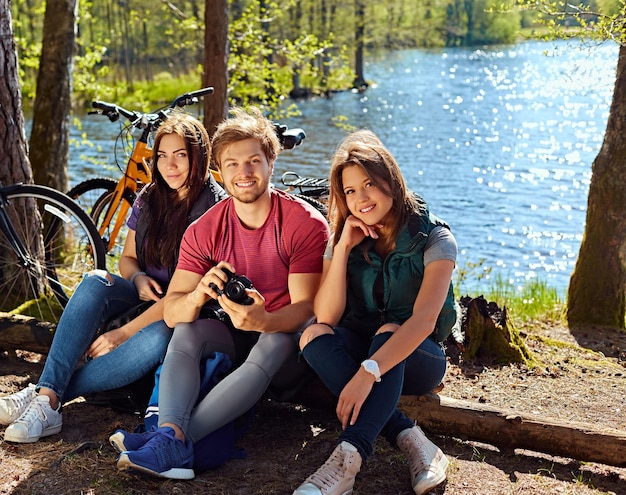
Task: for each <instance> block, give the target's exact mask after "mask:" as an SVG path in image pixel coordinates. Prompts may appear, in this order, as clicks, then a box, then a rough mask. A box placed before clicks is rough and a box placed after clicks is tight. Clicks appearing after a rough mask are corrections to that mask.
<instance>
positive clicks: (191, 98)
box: [89, 86, 306, 149]
mask: <svg viewBox="0 0 626 495" xmlns="http://www.w3.org/2000/svg"><path fill="white" fill-rule="evenodd" d="M213 91H214V89H213V87H212V86H208V87H206V88H202V89H198V90H197V91H192V92H190V93H185V94H183V95H180V96H177V97H176V98H175V99H174V101H172V103H170V105H169V106H168V107H166V108H165V109H163V110H159V111H157V112H156V113H142V112H136V111H130V110H126V109H125V108H124V107H121V106H119V105H116V104H115V103H107V102H106V101H99V100H96V101H93V102H91V106H92V107H93V108H95V109H96V111H95V112H89V114H90V115H92V114H97V115H106V116H107V117H108V119H109V120H110V121H111V122H116V121H117V120H119V118H120V115H121V116H123V117H124V118H125V119H127V120H128V121H129V122H130V123H131V125H132V126H134V127H136V128H138V129H143V130H147V131H152V130H154V129H156V128H157V127H158V126H159V125H160V124H161V122H163V121H164V120H165V119H166V118H167V115H168V113H169V112H170V111H171V110H172V109H174V108H176V107H180V108H182V107H184V106H186V105H191V104H194V103H198V98H200V97H202V96H205V95H210V94H213ZM274 128H275V129H276V134H277V135H278V139H279V141H280V143H281V145H282V147H283V149H292V148H295V147H296V146H298V145H299V144H301V143H302V141H303V140H304V138H305V137H306V134H305V133H304V131H303V130H302V129H298V128H295V129H289V128H288V127H287V126H286V125H284V124H279V123H274Z"/></svg>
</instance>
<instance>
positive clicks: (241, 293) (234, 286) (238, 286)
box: [224, 280, 246, 302]
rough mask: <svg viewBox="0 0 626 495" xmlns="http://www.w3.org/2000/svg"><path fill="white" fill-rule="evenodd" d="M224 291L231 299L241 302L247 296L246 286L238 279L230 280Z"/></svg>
mask: <svg viewBox="0 0 626 495" xmlns="http://www.w3.org/2000/svg"><path fill="white" fill-rule="evenodd" d="M224 293H225V294H226V297H228V299H230V300H231V301H235V302H239V301H241V300H242V299H243V298H244V297H245V296H246V290H245V287H244V286H243V284H242V283H241V282H239V281H238V280H230V281H228V283H227V284H226V285H225V286H224Z"/></svg>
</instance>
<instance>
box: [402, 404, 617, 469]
mask: <svg viewBox="0 0 626 495" xmlns="http://www.w3.org/2000/svg"><path fill="white" fill-rule="evenodd" d="M400 409H401V410H402V411H403V412H404V413H405V414H407V415H408V416H409V417H411V418H413V419H415V420H416V422H417V423H418V424H419V425H420V426H423V427H424V428H425V429H427V430H429V431H432V432H434V433H438V434H441V435H445V436H453V437H457V438H460V439H462V440H474V441H479V442H484V443H488V444H490V445H494V446H496V447H498V448H509V449H515V448H517V449H527V450H532V451H535V452H543V453H546V454H550V455H557V456H562V457H568V458H570V459H576V460H579V461H586V462H599V463H602V464H608V465H611V466H618V467H626V431H622V430H616V429H609V428H600V427H596V426H593V425H589V424H586V423H574V422H564V421H560V420H558V419H553V418H546V417H538V416H534V415H528V414H519V413H515V412H511V411H505V410H502V409H498V408H495V407H492V406H487V405H484V404H477V403H475V402H470V401H463V400H457V399H452V398H449V397H443V396H440V395H436V394H427V395H424V396H421V397H415V396H402V399H401V401H400Z"/></svg>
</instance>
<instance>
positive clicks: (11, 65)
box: [0, 0, 43, 310]
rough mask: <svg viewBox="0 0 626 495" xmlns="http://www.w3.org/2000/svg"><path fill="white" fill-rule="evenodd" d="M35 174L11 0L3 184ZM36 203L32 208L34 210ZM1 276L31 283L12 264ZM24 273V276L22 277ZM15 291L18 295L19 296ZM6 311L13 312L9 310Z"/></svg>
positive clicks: (2, 10)
mask: <svg viewBox="0 0 626 495" xmlns="http://www.w3.org/2000/svg"><path fill="white" fill-rule="evenodd" d="M32 180H33V177H32V172H31V168H30V163H29V161H28V142H27V141H26V131H25V129H24V114H23V112H22V94H21V92H20V87H19V80H18V71H17V47H16V45H15V39H14V37H13V31H12V19H11V8H10V6H9V1H8V0H0V184H1V185H9V184H14V183H16V182H26V183H30V182H32ZM34 206H35V205H34V200H33V204H30V205H28V207H29V208H31V209H33V208H34ZM20 216H22V217H26V218H31V219H32V224H30V226H29V227H30V228H31V229H33V230H34V229H39V228H40V223H39V222H40V218H39V217H38V216H37V215H30V216H27V215H26V213H25V212H22V213H21V215H20ZM27 237H28V238H34V239H38V241H39V246H33V247H34V248H37V249H38V250H36V251H34V253H35V254H41V253H42V252H43V243H42V240H41V239H40V238H39V236H30V235H29V236H27ZM6 244H7V243H2V247H0V250H7V251H6V252H0V257H1V258H7V259H11V257H14V255H13V254H12V252H10V250H9V249H8V246H7V245H6ZM5 270H6V271H3V272H2V273H0V279H2V280H7V279H13V278H14V277H17V280H15V284H28V283H29V282H30V281H29V278H28V276H24V275H26V272H25V271H23V270H20V269H18V268H17V266H15V267H14V268H11V266H10V265H9V264H7V265H6V266H5ZM20 274H21V275H20ZM17 292H18V291H15V292H14V293H17ZM22 302H24V301H7V305H9V306H13V305H14V303H16V304H15V305H17V304H20V303H22ZM3 309H5V310H6V309H13V307H10V308H9V307H7V308H3Z"/></svg>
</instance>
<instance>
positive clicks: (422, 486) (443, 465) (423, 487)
mask: <svg viewBox="0 0 626 495" xmlns="http://www.w3.org/2000/svg"><path fill="white" fill-rule="evenodd" d="M448 464H450V461H448V458H447V457H446V456H445V455H444V456H443V459H441V462H440V463H439V466H438V467H439V469H440V473H441V474H440V475H439V476H438V477H436V478H433V479H430V480H428V482H424V483H418V484H417V485H414V486H413V491H414V492H415V493H416V494H418V495H423V494H424V493H428V492H429V491H431V490H432V489H433V488H437V487H438V486H439V485H441V483H443V482H444V481H445V480H446V470H447V469H448ZM418 488H419V490H418Z"/></svg>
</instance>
